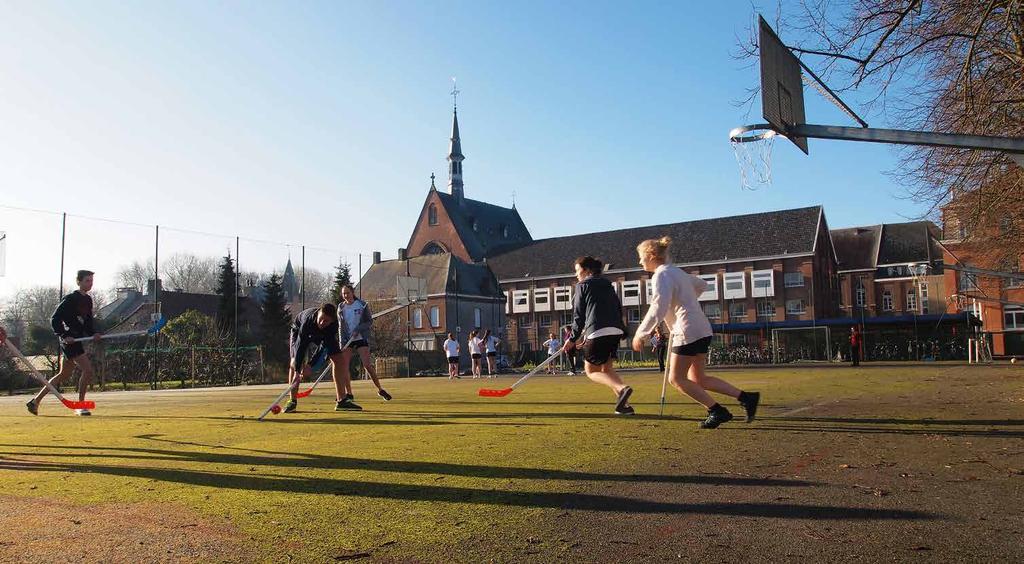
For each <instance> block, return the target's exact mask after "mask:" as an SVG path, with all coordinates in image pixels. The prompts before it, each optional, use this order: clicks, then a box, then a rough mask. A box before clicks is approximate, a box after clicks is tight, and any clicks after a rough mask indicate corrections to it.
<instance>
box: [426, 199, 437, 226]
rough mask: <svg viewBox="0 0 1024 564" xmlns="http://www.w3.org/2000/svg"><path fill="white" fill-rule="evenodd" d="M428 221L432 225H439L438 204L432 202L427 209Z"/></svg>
mask: <svg viewBox="0 0 1024 564" xmlns="http://www.w3.org/2000/svg"><path fill="white" fill-rule="evenodd" d="M427 222H428V223H429V224H430V225H437V205H436V204H430V207H429V208H428V209H427Z"/></svg>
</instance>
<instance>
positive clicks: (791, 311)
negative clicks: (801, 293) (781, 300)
mask: <svg viewBox="0 0 1024 564" xmlns="http://www.w3.org/2000/svg"><path fill="white" fill-rule="evenodd" d="M805 313H807V304H805V303H804V299H803V298H796V299H792V300H786V315H803V314H805Z"/></svg>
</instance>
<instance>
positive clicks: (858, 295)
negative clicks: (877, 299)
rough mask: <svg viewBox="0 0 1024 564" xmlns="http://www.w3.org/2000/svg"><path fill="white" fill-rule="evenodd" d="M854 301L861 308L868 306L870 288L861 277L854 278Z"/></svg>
mask: <svg viewBox="0 0 1024 564" xmlns="http://www.w3.org/2000/svg"><path fill="white" fill-rule="evenodd" d="M853 302H854V304H856V306H857V307H859V308H865V307H867V306H868V289H867V288H866V287H865V286H864V282H863V281H862V280H861V279H860V278H857V279H856V280H854V283H853Z"/></svg>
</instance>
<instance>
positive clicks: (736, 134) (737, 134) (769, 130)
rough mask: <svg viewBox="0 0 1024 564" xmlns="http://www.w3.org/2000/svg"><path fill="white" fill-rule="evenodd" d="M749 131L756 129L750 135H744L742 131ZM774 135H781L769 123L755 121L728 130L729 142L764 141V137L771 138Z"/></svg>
mask: <svg viewBox="0 0 1024 564" xmlns="http://www.w3.org/2000/svg"><path fill="white" fill-rule="evenodd" d="M751 131H757V132H758V133H754V134H752V135H744V133H750V132H751ZM776 135H782V133H779V132H778V131H776V130H775V128H774V127H772V125H771V124H770V123H755V124H753V125H741V126H739V127H735V128H733V129H732V130H731V131H729V142H731V143H753V142H755V141H764V140H765V139H771V138H772V137H775V136H776Z"/></svg>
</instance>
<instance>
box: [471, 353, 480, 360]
mask: <svg viewBox="0 0 1024 564" xmlns="http://www.w3.org/2000/svg"><path fill="white" fill-rule="evenodd" d="M469 356H470V357H471V358H472V359H473V360H480V357H481V356H483V355H482V354H480V353H473V354H471V355H469Z"/></svg>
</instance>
